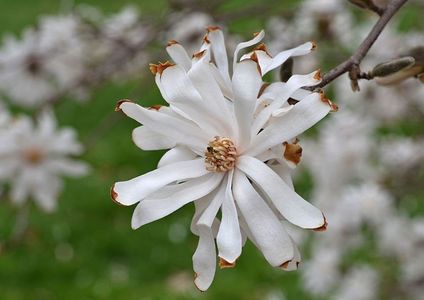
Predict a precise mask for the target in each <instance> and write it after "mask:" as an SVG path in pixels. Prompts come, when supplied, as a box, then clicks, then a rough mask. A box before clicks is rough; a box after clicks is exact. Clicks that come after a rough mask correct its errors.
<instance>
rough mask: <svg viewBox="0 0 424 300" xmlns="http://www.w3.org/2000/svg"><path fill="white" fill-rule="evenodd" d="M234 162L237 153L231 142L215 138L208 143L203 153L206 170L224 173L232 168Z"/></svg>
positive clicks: (218, 137) (222, 138) (224, 138)
mask: <svg viewBox="0 0 424 300" xmlns="http://www.w3.org/2000/svg"><path fill="white" fill-rule="evenodd" d="M236 160H237V151H236V147H235V146H234V143H233V141H232V140H230V139H229V138H226V137H220V136H216V137H214V138H213V139H212V140H210V141H209V143H208V147H207V148H206V151H205V163H206V170H208V171H211V172H226V171H229V170H231V169H233V168H234V166H235V164H236Z"/></svg>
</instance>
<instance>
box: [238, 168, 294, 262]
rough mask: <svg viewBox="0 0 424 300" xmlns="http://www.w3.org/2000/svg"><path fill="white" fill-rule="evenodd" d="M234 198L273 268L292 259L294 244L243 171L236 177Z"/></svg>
mask: <svg viewBox="0 0 424 300" xmlns="http://www.w3.org/2000/svg"><path fill="white" fill-rule="evenodd" d="M233 190H234V198H235V201H236V204H237V206H238V207H239V209H240V211H241V213H242V214H243V217H244V220H245V222H246V223H247V226H248V227H249V230H250V232H251V233H252V235H253V236H254V239H255V242H256V243H257V246H258V247H259V249H260V250H261V252H262V253H263V255H264V256H265V258H266V260H267V261H268V262H269V264H270V265H272V266H274V267H278V266H281V265H282V264H284V263H286V262H288V261H290V260H291V259H292V258H293V255H294V254H293V247H292V242H291V239H290V237H289V235H288V234H287V232H286V230H285V229H284V227H283V224H281V222H280V221H279V220H278V218H277V217H276V216H275V215H274V213H273V212H272V210H271V209H270V208H269V207H268V205H267V204H266V203H265V201H264V200H263V199H262V198H261V196H260V195H259V194H258V193H257V192H256V191H255V189H254V188H253V187H252V185H251V183H250V182H249V180H248V179H247V178H246V176H245V175H244V174H243V173H241V172H240V171H236V172H235V174H234V187H233Z"/></svg>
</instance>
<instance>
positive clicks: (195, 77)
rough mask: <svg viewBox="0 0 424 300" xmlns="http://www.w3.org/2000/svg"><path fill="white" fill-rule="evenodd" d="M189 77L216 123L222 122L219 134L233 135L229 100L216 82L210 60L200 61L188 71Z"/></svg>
mask: <svg viewBox="0 0 424 300" xmlns="http://www.w3.org/2000/svg"><path fill="white" fill-rule="evenodd" d="M188 77H189V78H190V80H191V82H192V83H193V85H194V87H195V88H196V90H197V91H198V92H199V94H200V95H201V97H202V99H203V101H204V102H205V104H207V107H208V110H209V115H212V117H213V118H214V119H215V122H214V123H215V124H220V126H221V128H220V129H219V134H220V135H221V136H231V135H232V129H233V126H232V125H233V118H232V115H231V114H230V111H229V109H228V106H227V103H226V102H227V101H228V100H226V99H225V98H224V95H223V94H222V91H221V89H220V87H219V85H218V83H217V82H216V80H215V78H214V76H213V74H212V72H211V68H210V67H209V63H208V62H204V61H199V62H198V63H196V64H195V65H193V67H192V68H191V69H190V71H189V72H188Z"/></svg>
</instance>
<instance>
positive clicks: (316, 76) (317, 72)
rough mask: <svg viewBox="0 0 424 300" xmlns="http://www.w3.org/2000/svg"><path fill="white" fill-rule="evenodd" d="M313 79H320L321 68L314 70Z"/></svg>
mask: <svg viewBox="0 0 424 300" xmlns="http://www.w3.org/2000/svg"><path fill="white" fill-rule="evenodd" d="M314 79H315V80H321V79H322V77H321V70H320V69H318V70H317V71H316V72H315V75H314Z"/></svg>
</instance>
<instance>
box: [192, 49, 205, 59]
mask: <svg viewBox="0 0 424 300" xmlns="http://www.w3.org/2000/svg"><path fill="white" fill-rule="evenodd" d="M205 53H206V50H202V51H199V52H196V53H194V54H193V58H196V59H201V58H202V57H203V55H205Z"/></svg>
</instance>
